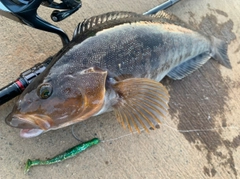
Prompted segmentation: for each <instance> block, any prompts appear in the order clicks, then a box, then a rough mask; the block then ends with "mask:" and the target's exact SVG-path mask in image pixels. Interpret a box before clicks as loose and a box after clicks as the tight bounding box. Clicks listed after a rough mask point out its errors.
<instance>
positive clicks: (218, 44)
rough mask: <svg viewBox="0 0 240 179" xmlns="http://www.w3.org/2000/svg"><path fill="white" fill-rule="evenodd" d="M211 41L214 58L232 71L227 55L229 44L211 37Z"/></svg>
mask: <svg viewBox="0 0 240 179" xmlns="http://www.w3.org/2000/svg"><path fill="white" fill-rule="evenodd" d="M211 41H212V53H213V56H212V57H213V58H214V59H215V60H217V61H218V62H219V63H220V64H222V65H223V66H225V67H227V68H229V69H231V68H232V66H231V63H230V61H229V59H228V55H227V49H228V44H227V43H226V42H224V41H223V40H220V39H217V38H216V37H211Z"/></svg>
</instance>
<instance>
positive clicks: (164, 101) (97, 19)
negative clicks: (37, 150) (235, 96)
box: [5, 11, 231, 138]
mask: <svg viewBox="0 0 240 179" xmlns="http://www.w3.org/2000/svg"><path fill="white" fill-rule="evenodd" d="M227 48H228V44H227V42H225V41H223V40H220V39H218V38H216V37H214V36H207V35H205V34H204V33H202V32H199V31H198V30H195V29H193V28H192V27H190V26H189V25H188V24H187V23H185V22H184V21H182V20H180V19H179V18H178V17H177V16H175V15H173V14H171V13H168V12H165V11H160V12H158V13H156V14H155V15H148V16H147V15H141V14H137V13H134V12H125V11H114V12H108V13H104V14H101V15H97V16H93V17H90V18H88V19H85V20H84V21H83V22H82V23H79V25H78V26H77V28H76V29H75V31H74V36H73V38H72V40H71V42H69V43H68V44H67V45H66V46H64V47H63V48H62V49H61V50H60V51H59V52H58V53H57V54H56V55H55V56H54V57H53V60H52V61H51V63H50V64H49V65H48V66H47V68H46V69H45V70H44V72H43V73H41V74H40V75H39V76H38V77H36V78H35V79H34V81H33V82H31V84H30V85H29V86H28V87H27V88H26V89H25V91H24V92H23V93H22V94H21V95H20V97H19V99H18V101H17V102H16V104H15V106H14V107H13V110H12V112H11V113H10V114H9V115H8V116H7V118H6V119H5V121H6V123H7V124H8V125H10V126H12V127H15V128H20V129H21V130H20V136H21V137H24V138H31V137H36V136H39V135H40V134H42V133H44V132H47V131H50V130H56V129H60V128H63V127H66V126H69V125H73V124H75V123H78V122H81V121H84V120H87V119H89V118H91V117H93V116H98V115H101V114H103V113H106V112H109V111H114V114H115V116H116V119H117V120H118V122H119V123H120V124H121V125H122V126H123V127H124V128H127V129H129V130H130V131H131V132H133V131H137V132H139V133H140V132H141V130H142V129H144V130H145V131H147V132H149V130H150V129H155V128H157V126H159V124H161V123H162V122H163V121H164V119H165V118H166V117H167V115H168V108H169V107H168V102H169V99H170V96H169V94H168V90H167V89H166V87H165V86H164V85H162V84H161V80H162V79H163V78H164V77H166V76H167V77H169V78H170V79H173V80H180V79H183V78H184V77H186V76H187V75H189V74H191V73H193V72H194V71H195V70H197V69H199V68H200V67H201V66H202V65H204V64H205V63H206V62H207V61H208V60H209V59H211V58H213V59H214V60H216V61H217V62H219V63H220V64H221V65H223V66H225V67H226V68H229V69H231V63H230V61H229V58H228V55H227Z"/></svg>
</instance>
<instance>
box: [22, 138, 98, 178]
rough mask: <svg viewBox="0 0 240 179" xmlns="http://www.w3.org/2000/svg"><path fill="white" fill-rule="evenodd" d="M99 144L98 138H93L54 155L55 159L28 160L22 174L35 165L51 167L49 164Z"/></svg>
mask: <svg viewBox="0 0 240 179" xmlns="http://www.w3.org/2000/svg"><path fill="white" fill-rule="evenodd" d="M99 142H100V140H99V139H98V138H94V139H92V140H89V141H87V142H83V143H81V144H79V145H76V146H74V147H72V148H70V149H68V150H66V151H65V152H63V153H61V154H59V155H56V156H55V157H53V158H51V159H48V160H30V159H28V160H27V163H26V165H25V170H24V173H25V174H26V173H27V172H28V171H29V169H30V168H31V167H32V166H35V165H51V164H54V163H58V162H61V161H63V160H66V159H68V158H71V157H74V156H76V155H77V154H79V153H81V152H82V151H84V150H86V149H88V148H89V147H91V146H93V145H96V144H98V143H99Z"/></svg>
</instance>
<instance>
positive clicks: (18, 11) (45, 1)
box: [0, 0, 82, 45]
mask: <svg viewBox="0 0 240 179" xmlns="http://www.w3.org/2000/svg"><path fill="white" fill-rule="evenodd" d="M40 5H43V6H46V7H50V8H53V9H55V10H53V12H52V14H51V19H52V20H53V21H54V22H59V21H62V20H64V19H66V18H67V17H69V16H70V15H72V14H73V13H74V12H76V11H77V10H78V9H79V8H80V7H81V6H82V3H81V0H61V2H60V3H57V2H54V0H0V15H3V16H5V17H7V18H9V19H12V20H15V21H17V22H20V23H22V24H25V25H28V26H31V27H33V28H36V29H39V30H44V31H47V32H52V33H56V34H58V35H59V36H60V38H61V40H62V43H63V45H66V44H67V43H68V42H69V38H68V36H67V34H66V33H65V32H64V31H63V30H62V29H60V28H59V27H56V26H54V25H52V24H50V23H49V22H47V21H45V20H43V19H42V18H41V17H39V16H38V14H37V9H38V8H39V7H40ZM60 10H61V11H60Z"/></svg>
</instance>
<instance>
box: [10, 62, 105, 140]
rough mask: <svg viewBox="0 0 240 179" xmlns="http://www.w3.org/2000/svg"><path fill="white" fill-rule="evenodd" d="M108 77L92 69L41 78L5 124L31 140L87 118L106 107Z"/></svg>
mask: <svg viewBox="0 0 240 179" xmlns="http://www.w3.org/2000/svg"><path fill="white" fill-rule="evenodd" d="M52 76H53V75H52ZM106 77H107V71H103V70H101V69H98V68H95V67H92V68H88V69H84V70H81V71H79V72H77V73H74V74H71V75H69V74H68V75H58V77H56V78H50V77H49V76H47V77H45V78H44V80H41V82H40V80H39V78H38V79H36V81H35V80H34V82H33V83H31V84H30V85H29V86H28V87H27V88H26V90H25V91H24V93H22V94H21V96H20V98H19V100H18V101H17V103H16V105H15V106H14V108H13V111H12V113H10V114H9V116H8V117H7V118H6V123H7V124H8V125H10V126H12V127H15V128H20V129H22V130H21V132H20V136H21V137H24V138H30V137H35V136H38V135H40V134H41V133H43V132H46V131H49V130H53V129H59V128H62V127H65V126H68V125H71V124H74V123H77V122H80V121H83V120H85V119H88V118H89V117H91V116H93V115H94V114H96V113H98V112H99V111H100V109H101V108H102V106H103V104H104V97H105V82H106ZM39 82H40V83H39Z"/></svg>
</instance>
